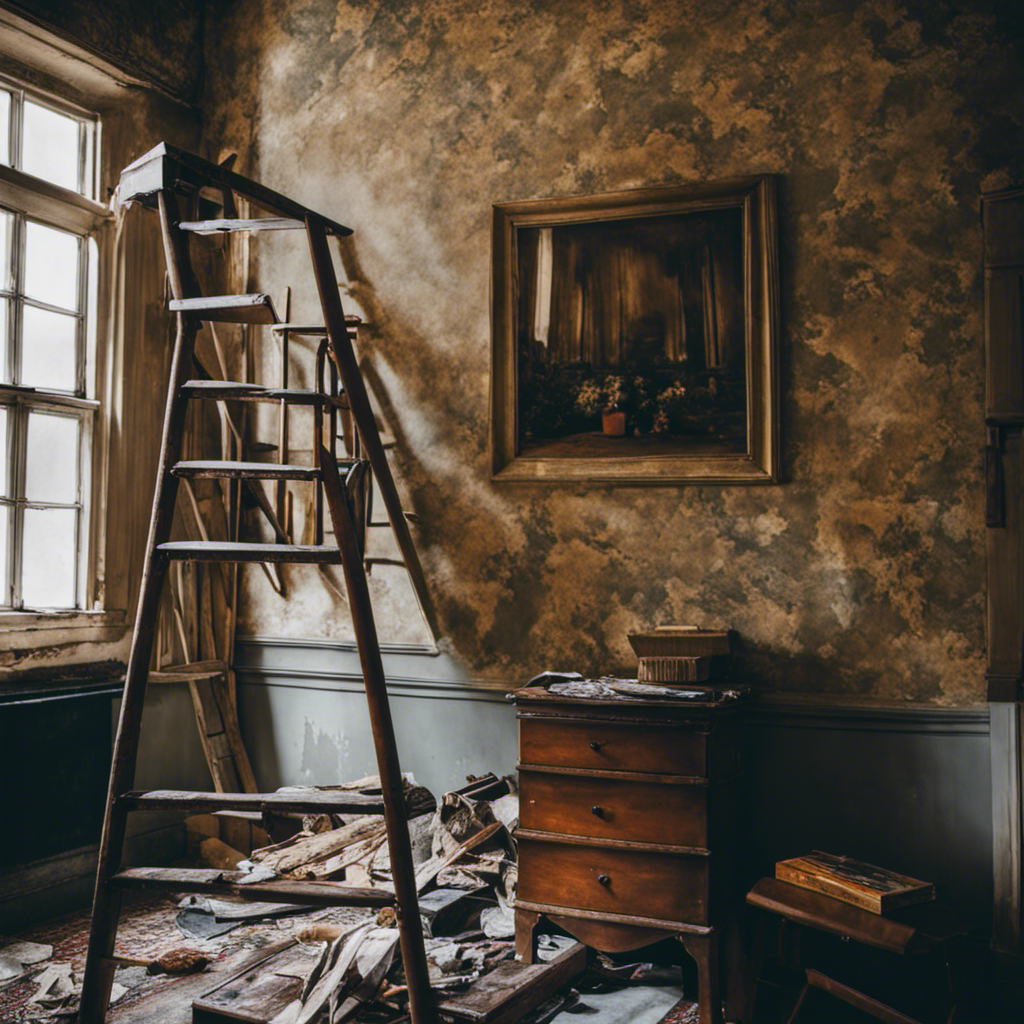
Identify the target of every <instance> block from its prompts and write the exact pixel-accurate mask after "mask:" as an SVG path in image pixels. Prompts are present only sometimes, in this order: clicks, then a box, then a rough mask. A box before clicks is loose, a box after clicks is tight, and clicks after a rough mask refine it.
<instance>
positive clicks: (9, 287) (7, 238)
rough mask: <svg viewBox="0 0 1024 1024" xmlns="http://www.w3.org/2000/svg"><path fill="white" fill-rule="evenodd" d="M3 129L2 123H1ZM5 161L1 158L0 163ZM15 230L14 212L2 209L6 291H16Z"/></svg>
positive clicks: (0, 248)
mask: <svg viewBox="0 0 1024 1024" xmlns="http://www.w3.org/2000/svg"><path fill="white" fill-rule="evenodd" d="M0 131H2V125H0ZM3 162H4V161H2V160H0V163H3ZM13 231H14V214H13V213H8V212H7V211H6V210H0V288H2V289H3V290H4V291H8V292H11V291H14V281H13V279H12V277H11V241H12V239H11V235H12V233H13Z"/></svg>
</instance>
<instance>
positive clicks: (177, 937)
mask: <svg viewBox="0 0 1024 1024" xmlns="http://www.w3.org/2000/svg"><path fill="white" fill-rule="evenodd" d="M366 913H367V912H365V911H359V910H350V909H330V910H319V911H312V912H308V913H303V914H297V915H295V916H293V917H284V918H280V919H278V920H276V921H272V922H263V923H258V924H246V925H243V926H241V927H239V928H237V929H235V930H234V931H232V932H229V933H227V934H224V935H220V936H217V937H215V938H211V939H198V938H195V937H191V936H188V937H187V936H185V935H184V934H183V933H182V932H181V931H180V930H179V928H178V926H177V924H176V923H175V917H176V914H177V908H176V906H175V903H174V902H172V901H171V900H170V899H167V898H163V897H157V898H151V899H146V900H139V901H135V902H133V903H132V904H130V905H128V906H126V908H125V911H124V913H123V914H122V917H121V926H120V928H119V930H118V941H117V946H116V949H115V955H116V956H118V957H122V958H124V959H126V960H143V961H149V960H153V959H155V958H156V957H158V956H160V955H162V954H163V953H166V952H168V951H169V950H171V949H178V948H181V947H183V946H187V947H189V948H192V949H198V950H202V951H203V952H205V953H207V954H208V955H210V956H211V957H212V958H213V962H212V963H211V964H210V966H209V967H207V968H206V970H205V971H204V972H202V973H201V974H199V975H193V976H187V977H179V978H168V977H166V976H151V975H149V974H147V972H146V968H145V967H143V966H125V967H121V968H119V969H118V971H117V975H116V978H115V981H116V982H117V983H119V984H120V985H123V986H125V988H126V989H127V992H126V994H125V995H124V996H123V997H122V998H121V999H120V1001H119V1002H118V1003H117V1005H116V1006H113V1007H112V1008H111V1010H110V1011H109V1013H108V1016H107V1020H108V1024H129V1022H130V1024H191V1021H192V1012H191V1003H192V999H193V998H195V996H197V995H199V994H200V993H202V992H204V991H206V990H207V989H209V988H211V987H213V985H214V984H216V979H217V978H218V977H221V976H227V975H228V972H233V971H234V970H236V969H237V967H238V965H239V964H240V963H242V962H243V961H244V960H246V959H248V958H249V957H251V956H252V954H253V952H254V951H256V950H258V949H261V948H263V947H265V946H268V945H271V944H273V943H276V942H280V941H281V940H282V939H284V938H287V937H288V936H289V935H290V934H292V933H295V932H299V931H301V930H303V929H305V928H308V927H310V925H311V923H313V922H321V923H326V922H331V923H354V922H356V921H358V920H360V919H362V917H363V916H365V914H366ZM88 928H89V914H88V911H80V912H77V913H74V914H70V915H68V916H66V917H63V918H60V919H58V920H55V921H52V922H47V923H45V924H41V925H37V926H35V927H33V928H30V929H28V930H26V931H25V932H23V933H22V934H21V935H19V936H18V937H19V938H21V939H27V940H29V941H31V942H40V943H45V944H48V945H52V946H53V958H52V960H51V961H48V963H69V964H70V965H71V968H72V970H73V972H74V973H75V975H76V977H77V978H80V977H81V972H82V969H83V967H84V964H85V949H86V943H87V940H88ZM46 966H47V964H46V963H42V964H39V965H38V968H35V969H34V973H38V972H39V971H41V970H42V969H43V968H45V967H46ZM587 977H588V976H585V978H587ZM649 977H650V981H651V983H637V982H631V983H628V984H623V985H618V984H607V983H605V984H602V983H601V981H600V979H596V978H592V979H589V980H590V983H589V984H581V985H580V988H581V989H583V991H579V992H578V993H577V992H575V991H574V992H573V993H571V994H570V999H569V1001H568V1002H566V1003H565V1005H564V1008H563V1009H562V1010H561V1011H560V1012H557V1013H556V1015H555V1016H548V1017H546V1021H547V1022H550V1024H578V1022H579V1021H580V1020H581V1019H586V1021H587V1024H695V1022H696V1019H697V1012H696V1011H697V1007H696V1005H695V1004H694V1003H692V1002H690V1001H688V1000H686V999H684V998H683V989H682V986H681V985H676V984H673V983H671V982H672V981H673V980H674V979H673V976H672V973H671V971H669V972H666V971H658V970H655V971H654V972H652V973H650V975H649ZM666 982H669V983H666ZM37 987H38V986H37V985H36V984H35V982H34V981H32V980H31V979H29V980H25V981H18V982H14V983H13V984H11V985H9V986H8V987H6V988H0V1024H18V1022H26V1021H30V1020H41V1019H47V1020H52V1021H53V1022H54V1024H57V1022H58V1021H67V1020H68V1018H67V1017H63V1018H61V1017H49V1018H42V1017H39V1016H38V1014H39V1012H40V1011H39V1009H38V1007H35V1006H34V1005H32V1004H30V1003H29V1002H28V1001H29V999H30V997H31V996H32V995H33V994H34V993H35V992H36V990H37ZM593 988H597V989H603V991H601V990H598V991H588V990H587V989H593ZM378 1019H379V1018H378Z"/></svg>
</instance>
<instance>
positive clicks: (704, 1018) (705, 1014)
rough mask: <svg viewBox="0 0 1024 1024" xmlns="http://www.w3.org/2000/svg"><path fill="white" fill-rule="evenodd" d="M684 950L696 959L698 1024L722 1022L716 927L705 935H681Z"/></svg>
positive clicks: (718, 1023) (720, 1023)
mask: <svg viewBox="0 0 1024 1024" xmlns="http://www.w3.org/2000/svg"><path fill="white" fill-rule="evenodd" d="M680 939H681V940H682V943H683V945H684V946H685V947H686V952H687V953H689V954H690V956H692V957H693V959H694V960H696V961H697V984H698V986H699V990H698V995H697V999H698V1010H697V1013H698V1017H697V1020H698V1022H699V1024H723V1018H722V997H721V989H720V978H719V971H718V929H717V928H716V929H712V930H711V931H710V932H708V934H706V935H689V934H687V935H681V936H680Z"/></svg>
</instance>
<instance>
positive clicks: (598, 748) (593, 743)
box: [590, 740, 604, 753]
mask: <svg viewBox="0 0 1024 1024" xmlns="http://www.w3.org/2000/svg"><path fill="white" fill-rule="evenodd" d="M602 746H604V744H602V743H598V742H597V740H591V741H590V749H591V750H596V751H597V752H598V753H600V752H601V747H602Z"/></svg>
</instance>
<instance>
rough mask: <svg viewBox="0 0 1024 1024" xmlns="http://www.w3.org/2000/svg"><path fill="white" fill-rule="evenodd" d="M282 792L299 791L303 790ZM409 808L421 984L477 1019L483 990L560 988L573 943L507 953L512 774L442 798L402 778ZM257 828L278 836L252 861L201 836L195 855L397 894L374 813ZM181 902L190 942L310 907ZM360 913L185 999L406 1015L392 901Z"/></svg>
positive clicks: (308, 1011)
mask: <svg viewBox="0 0 1024 1024" xmlns="http://www.w3.org/2000/svg"><path fill="white" fill-rule="evenodd" d="M338 788H341V789H344V790H345V791H346V792H349V793H351V792H359V793H362V794H365V795H371V796H372V795H376V794H379V792H380V790H379V780H377V779H376V778H374V777H371V778H367V779H360V780H358V781H357V782H353V783H348V784H347V785H345V786H344V787H338ZM286 791H287V792H292V793H298V792H300V791H301V787H291V788H289V789H288V790H286ZM406 805H407V809H408V812H409V815H410V821H409V831H410V837H411V840H412V847H413V860H414V863H415V867H416V886H417V891H418V892H419V894H420V915H421V918H422V924H423V931H424V937H425V944H426V951H427V962H428V969H429V973H430V982H431V987H432V988H433V989H434V990H435V991H436V992H438V993H441V994H442V995H441V996H440V997H439V998H440V999H441V1001H442V1006H441V1009H442V1012H443V1013H444V1014H445V1015H446V1016H451V1017H452V1018H453V1019H466V1020H475V1019H480V1016H479V1013H480V1010H479V1006H480V1002H481V999H484V1000H485V1001H487V1000H489V1001H490V1002H491V1003H493V1004H494V1005H495V1006H498V1005H499V1004H501V1003H503V1002H508V1000H509V999H510V998H512V997H514V996H515V995H516V993H517V992H520V990H521V989H522V988H523V986H524V984H528V986H529V987H530V989H531V991H532V992H533V993H534V996H533V998H532V999H531V1003H533V1002H535V1001H536V999H537V998H538V996H543V995H545V994H550V992H551V985H552V984H553V983H554V981H555V980H556V979H557V981H558V986H557V987H561V986H562V985H564V984H565V982H567V981H569V980H571V978H572V976H573V975H574V974H578V973H579V972H580V971H582V970H583V967H584V966H585V957H584V955H583V949H582V947H580V946H579V945H578V944H576V943H574V942H572V941H571V940H566V941H565V942H564V943H560V944H556V945H555V946H553V947H552V950H551V956H550V959H552V961H554V960H556V959H558V958H559V956H560V955H564V953H565V950H566V949H567V948H568V947H571V950H570V951H571V953H572V956H571V957H570V958H569V960H567V961H565V962H559V963H557V964H554V963H552V964H545V963H541V964H538V965H535V966H532V967H527V966H524V965H522V964H519V963H517V962H516V961H515V959H514V957H515V946H514V942H513V941H511V940H512V938H513V936H514V933H515V922H514V916H513V910H512V902H513V899H514V896H515V888H516V879H517V865H516V859H517V858H516V844H515V840H514V838H513V835H512V832H513V830H514V828H515V826H516V824H517V823H518V818H519V797H518V793H517V791H516V787H515V782H514V780H513V779H511V778H498V777H496V776H495V775H493V774H488V775H485V776H482V777H471V778H470V780H469V783H468V784H467V785H466V786H464V787H462V788H461V789H459V790H455V791H453V792H450V793H446V794H444V796H443V797H442V799H441V801H440V803H439V804H438V803H437V802H436V801H435V800H434V798H433V796H431V794H430V793H429V792H428V791H427V790H425V789H423V788H422V787H418V786H416V785H415V784H414V783H413V782H412V780H411V779H408V778H407V779H406ZM262 825H263V827H264V828H265V829H266V832H267V834H268V835H269V836H270V837H271V838H273V839H276V840H277V841H276V842H272V843H270V844H269V845H266V846H263V847H260V848H257V849H254V850H253V851H252V852H251V853H250V854H249V855H248V857H243V856H242V854H241V852H240V851H237V850H231V849H230V847H228V846H227V845H226V844H225V843H224V842H223V840H220V839H218V838H217V837H210V838H208V839H205V840H203V841H202V842H201V843H200V844H199V850H200V852H201V854H202V855H203V856H204V857H205V859H206V861H207V863H211V862H212V864H211V866H217V867H223V868H229V867H237V868H239V869H241V870H243V871H245V872H246V875H245V877H246V878H247V879H251V880H252V881H257V880H259V881H267V880H270V879H273V878H281V879H293V880H317V881H333V882H336V883H338V884H342V885H351V886H354V887H358V888H363V889H366V888H370V889H374V888H377V889H382V890H385V891H393V881H392V877H391V866H390V861H389V856H388V846H387V837H386V834H385V828H384V822H383V819H382V818H380V817H378V816H370V815H353V814H344V815H334V814H330V815H329V814H317V815H307V816H305V817H300V816H290V815H282V814H276V813H275V814H273V815H268V816H264V820H263V822H262ZM282 837H283V838H282ZM232 860H237V861H238V863H237V864H235V863H231V861H232ZM179 908H180V909H179V915H178V919H177V920H178V924H179V926H180V927H181V928H182V930H183V931H186V932H188V933H190V934H192V935H193V936H195V937H197V938H209V937H211V936H213V935H220V934H223V933H225V932H227V931H229V930H232V929H233V928H237V927H239V926H240V925H241V924H243V923H245V922H247V921H248V922H251V921H253V920H255V919H263V920H266V919H270V918H273V917H278V918H279V917H281V916H284V915H291V914H295V915H297V914H301V913H308V912H307V911H305V908H302V907H297V906H293V905H290V904H240V903H233V902H229V901H224V900H210V899H203V898H201V897H195V896H190V897H186V898H185V899H183V900H182V901H181V903H180V904H179ZM347 913H349V914H350V915H351V912H347ZM335 916H337V915H335ZM367 917H368V915H367V914H366V913H365V912H363V913H362V914H358V915H356V920H355V922H351V921H350V922H348V923H344V924H341V923H332V922H330V921H318V922H317V923H315V924H312V925H311V926H308V927H305V928H303V929H302V930H299V931H297V932H295V933H294V935H293V937H292V938H290V939H288V940H287V941H285V942H282V943H278V944H276V945H274V946H273V947H267V948H265V949H263V950H261V951H260V953H259V955H258V957H257V958H256V959H255V961H254V962H251V963H249V964H246V965H245V967H244V969H243V970H242V971H240V972H239V973H237V974H236V975H234V976H233V977H231V978H229V979H227V980H226V981H224V982H222V983H221V984H219V985H217V986H216V987H214V988H211V989H210V990H209V991H208V992H206V993H204V994H203V995H202V996H201V997H200V998H199V999H197V1000H196V1001H195V1002H194V1003H193V1010H194V1019H195V1020H197V1021H200V1020H201V1021H228V1020H237V1019H246V1020H262V1021H266V1022H268V1024H311V1022H314V1021H316V1022H321V1021H322V1022H324V1024H341V1022H343V1021H349V1020H354V1019H359V1020H372V1021H389V1020H397V1019H399V1018H401V1017H403V1016H405V1014H406V1012H407V992H406V987H405V978H404V972H403V969H402V964H401V959H400V957H399V956H397V955H396V954H397V949H398V930H397V928H396V927H395V915H394V911H393V910H392V909H391V908H390V907H388V908H385V909H383V910H381V911H380V913H379V914H378V915H377V916H376V918H375V919H374V918H372V917H371V918H370V919H367ZM502 965H506V966H505V968H504V970H503V969H502ZM538 979H540V981H538ZM481 980H482V981H483V982H487V984H485V985H483V988H480V987H479V986H475V985H474V983H477V982H478V981H481ZM538 984H541V987H542V988H543V989H544V991H543V992H541V991H540V990H539V989H538V987H537V986H538ZM487 993H489V995H487ZM462 1003H465V1004H466V1007H469V1008H468V1009H467V1008H466V1007H463V1010H464V1012H462V1011H460V1006H461V1005H462ZM523 1009H524V1011H525V1009H526V1008H525V1007H524V1008H523ZM492 1016H493V1015H492Z"/></svg>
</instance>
